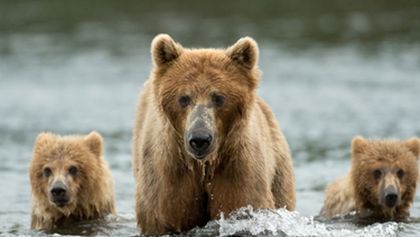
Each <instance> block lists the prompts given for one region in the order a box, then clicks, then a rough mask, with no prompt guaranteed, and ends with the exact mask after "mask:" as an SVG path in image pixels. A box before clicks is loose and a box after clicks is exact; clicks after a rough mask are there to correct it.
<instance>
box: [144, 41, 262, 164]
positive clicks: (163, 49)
mask: <svg viewBox="0 0 420 237" xmlns="http://www.w3.org/2000/svg"><path fill="white" fill-rule="evenodd" d="M152 58H153V63H154V69H153V78H154V80H153V87H154V97H155V101H156V103H157V104H156V106H157V107H158V108H159V110H160V111H161V112H162V113H163V114H164V116H165V117H166V118H167V119H168V122H169V123H170V124H171V126H172V127H173V128H174V129H175V130H176V132H177V133H178V134H179V137H182V139H183V144H180V145H182V146H184V148H185V151H186V152H187V153H188V154H189V155H190V156H192V157H194V158H196V159H204V158H206V157H207V156H208V155H209V154H211V153H212V152H214V151H215V150H217V149H218V147H219V146H220V145H221V144H222V143H223V141H224V138H226V137H227V136H230V135H232V136H234V135H233V133H234V132H235V131H238V130H239V129H238V128H239V127H240V126H241V124H244V123H245V122H246V121H247V119H248V110H249V108H250V107H252V106H253V104H254V103H255V94H256V93H255V91H256V88H257V85H258V80H259V70H258V68H257V59H258V47H257V44H256V43H255V41H254V40H253V39H251V38H249V37H246V38H242V39H240V40H239V41H237V42H236V43H235V44H234V45H233V46H231V47H229V48H227V49H226V50H222V49H186V48H183V47H182V46H181V45H180V44H178V43H176V42H175V41H174V40H173V39H172V38H171V37H170V36H168V35H158V36H156V38H155V39H154V40H153V42H152ZM233 139H234V138H233Z"/></svg>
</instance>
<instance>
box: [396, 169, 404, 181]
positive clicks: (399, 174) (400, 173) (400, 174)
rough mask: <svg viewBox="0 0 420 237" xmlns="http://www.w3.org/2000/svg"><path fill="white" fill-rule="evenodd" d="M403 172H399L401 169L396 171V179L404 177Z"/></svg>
mask: <svg viewBox="0 0 420 237" xmlns="http://www.w3.org/2000/svg"><path fill="white" fill-rule="evenodd" d="M404 174H405V173H404V170H401V169H399V170H398V171H397V176H398V178H400V179H402V178H403V177H404Z"/></svg>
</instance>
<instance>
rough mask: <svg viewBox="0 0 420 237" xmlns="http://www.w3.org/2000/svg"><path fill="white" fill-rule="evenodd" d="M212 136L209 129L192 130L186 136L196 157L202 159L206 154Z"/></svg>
mask: <svg viewBox="0 0 420 237" xmlns="http://www.w3.org/2000/svg"><path fill="white" fill-rule="evenodd" d="M212 140H213V136H212V135H211V133H210V132H209V131H205V130H198V131H193V132H191V133H190V134H189V136H188V144H189V146H190V147H191V149H192V150H193V152H194V155H195V157H196V158H198V159H202V158H204V157H205V155H207V153H208V150H209V147H210V145H211V142H212Z"/></svg>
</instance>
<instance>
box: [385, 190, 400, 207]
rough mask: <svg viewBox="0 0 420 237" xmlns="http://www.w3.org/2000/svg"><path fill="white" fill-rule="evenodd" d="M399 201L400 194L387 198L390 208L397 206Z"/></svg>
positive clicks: (389, 195)
mask: <svg viewBox="0 0 420 237" xmlns="http://www.w3.org/2000/svg"><path fill="white" fill-rule="evenodd" d="M397 200H398V194H396V193H389V194H387V195H386V196H385V204H386V205H387V206H388V207H393V206H395V204H397Z"/></svg>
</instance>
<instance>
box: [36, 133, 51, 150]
mask: <svg viewBox="0 0 420 237" xmlns="http://www.w3.org/2000/svg"><path fill="white" fill-rule="evenodd" d="M56 139H57V136H56V135H54V134H52V133H48V132H42V133H40V134H38V136H37V137H36V139H35V143H34V150H35V152H40V151H41V150H42V149H43V147H51V145H50V144H51V143H52V141H54V140H56Z"/></svg>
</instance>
